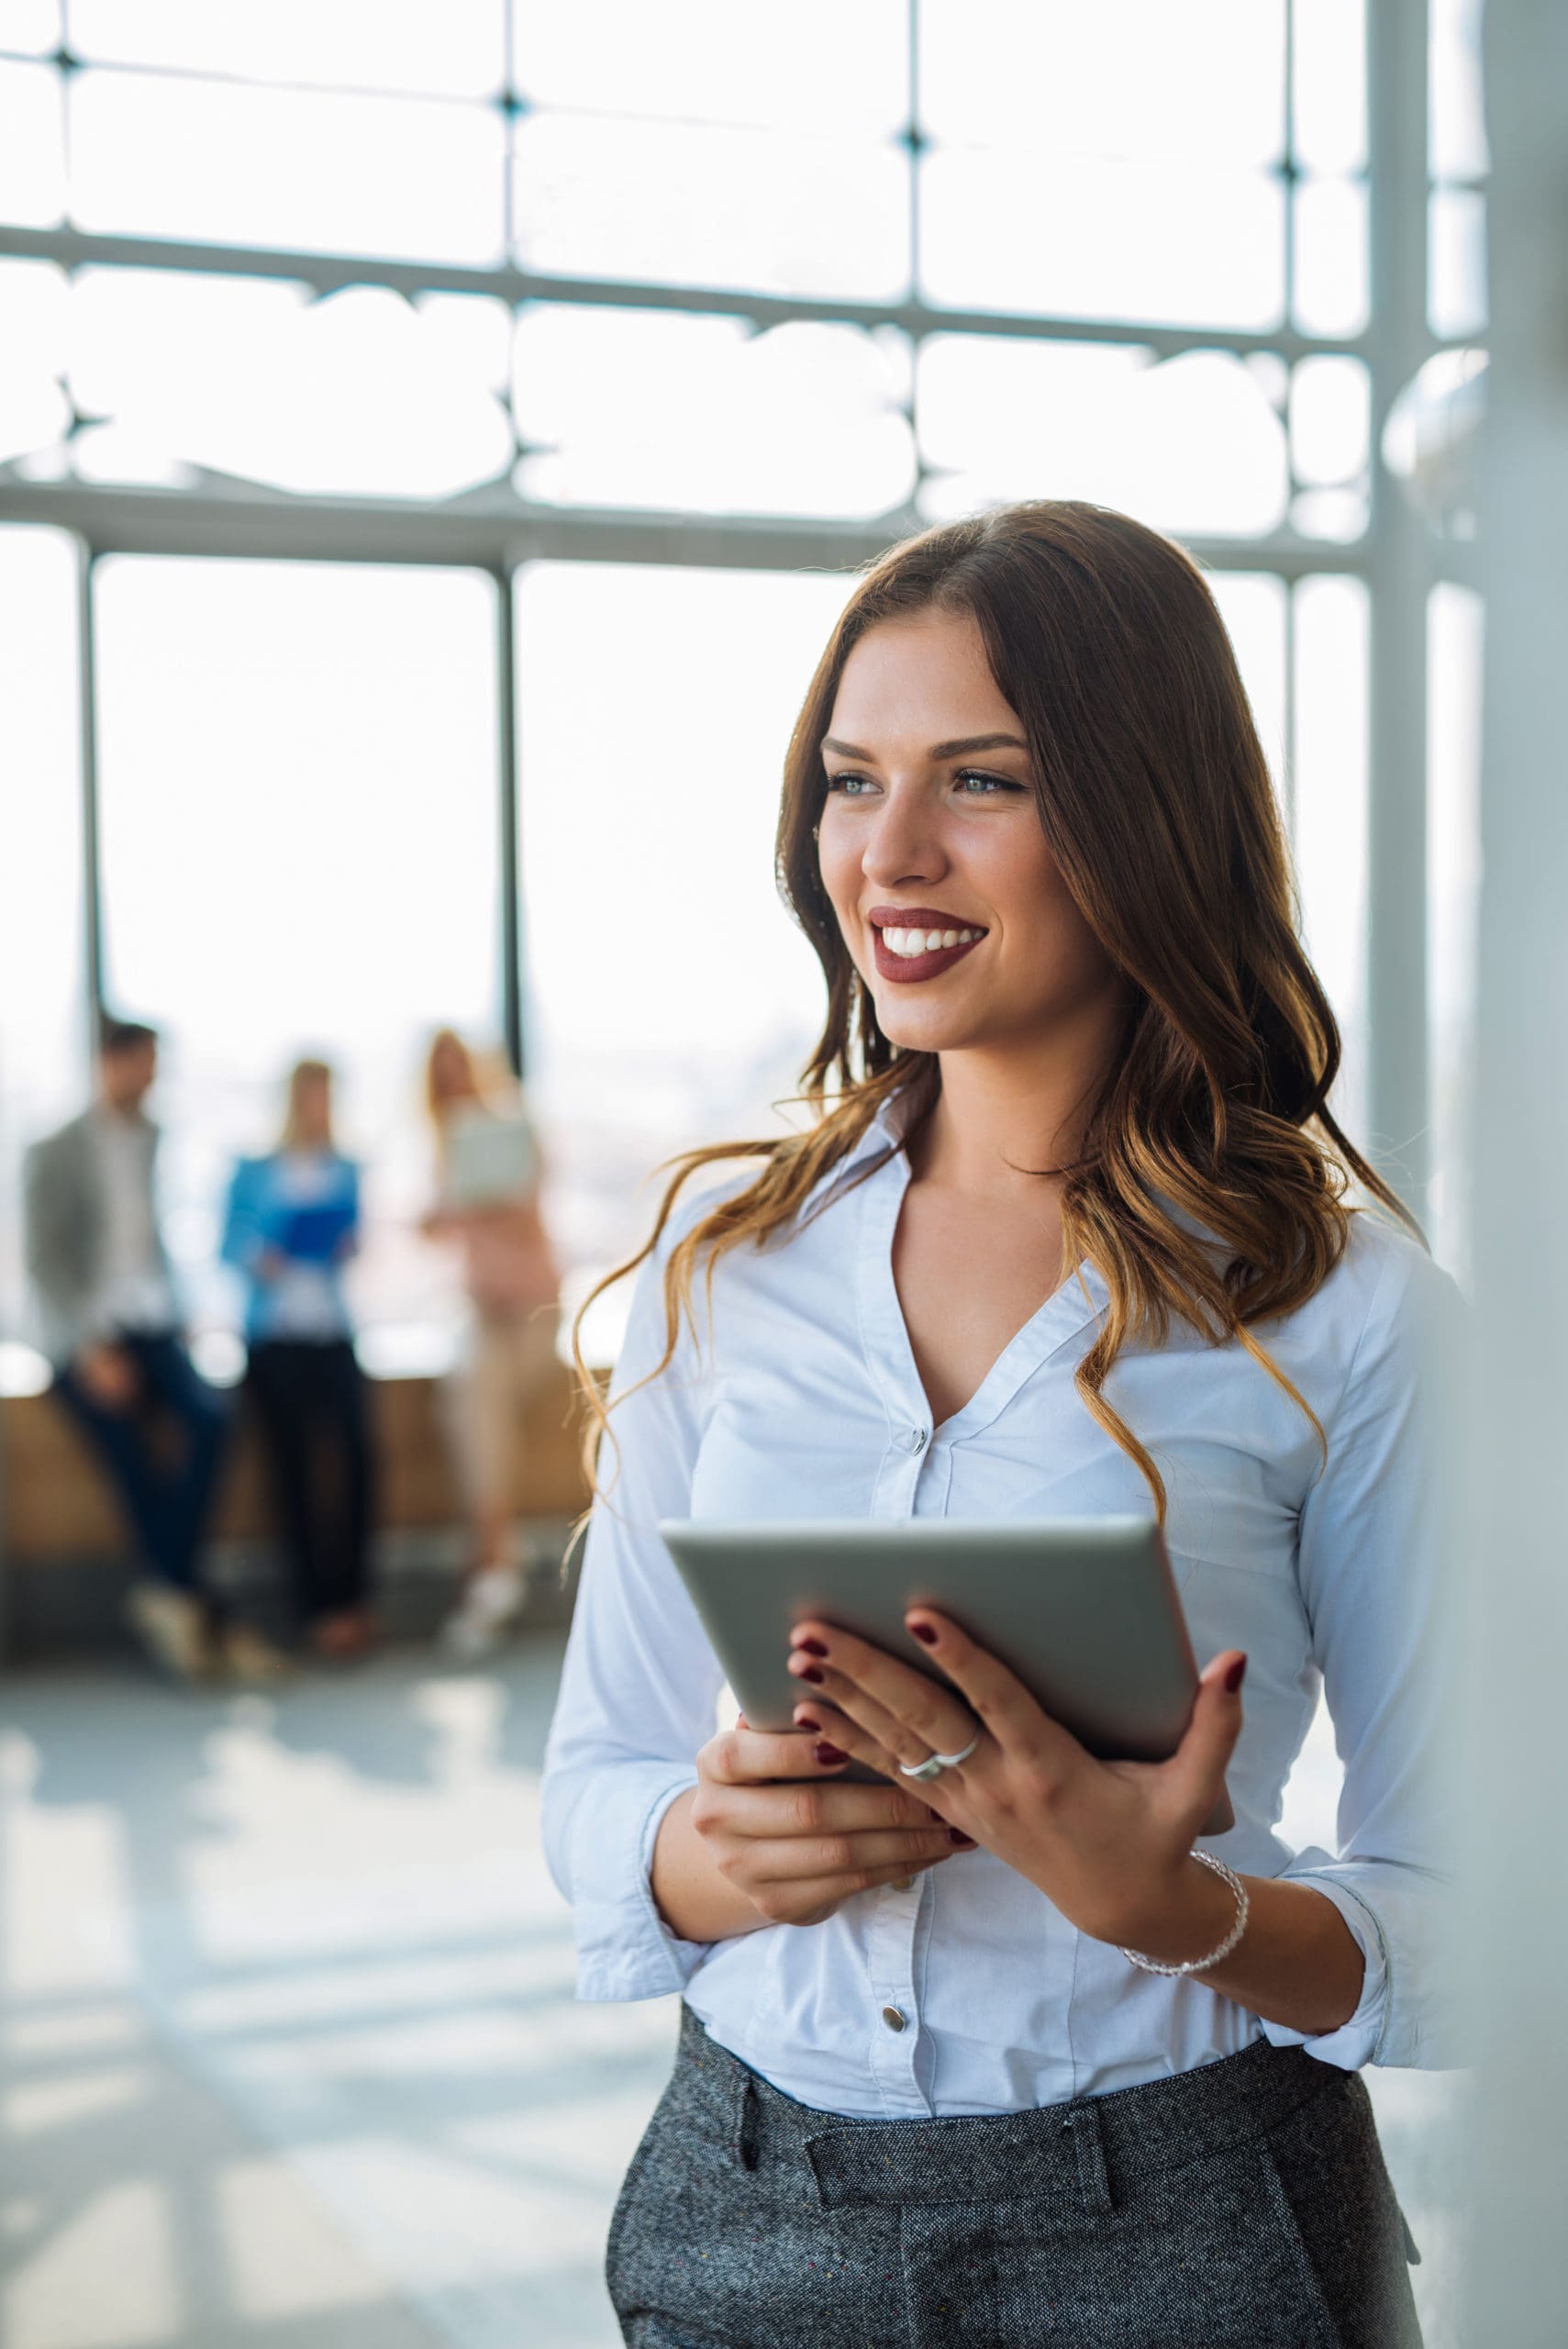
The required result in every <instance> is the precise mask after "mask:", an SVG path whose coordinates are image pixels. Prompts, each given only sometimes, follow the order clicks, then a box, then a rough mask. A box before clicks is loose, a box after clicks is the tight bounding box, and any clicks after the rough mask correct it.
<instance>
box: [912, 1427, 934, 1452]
mask: <svg viewBox="0 0 1568 2349" xmlns="http://www.w3.org/2000/svg"><path fill="white" fill-rule="evenodd" d="M929 1442H930V1431H929V1429H927V1428H911V1429H910V1431H909V1449H910V1451H911V1452H924V1450H925V1449H926V1446H927V1444H928V1443H929Z"/></svg>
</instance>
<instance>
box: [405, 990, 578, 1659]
mask: <svg viewBox="0 0 1568 2349" xmlns="http://www.w3.org/2000/svg"><path fill="white" fill-rule="evenodd" d="M425 1097H426V1103H427V1107H428V1110H429V1116H430V1123H431V1126H432V1129H433V1130H434V1133H435V1139H436V1199H435V1203H434V1205H433V1206H432V1207H431V1208H430V1210H429V1212H428V1214H427V1215H426V1216H425V1218H424V1219H423V1221H422V1224H421V1227H420V1228H421V1230H423V1231H424V1232H425V1233H426V1234H427V1236H428V1237H429V1238H431V1239H437V1240H448V1239H450V1240H456V1241H459V1242H460V1243H461V1245H462V1252H463V1281H464V1287H465V1289H466V1291H467V1296H468V1301H469V1307H470V1312H469V1317H468V1321H467V1326H466V1328H465V1330H464V1332H463V1338H462V1347H461V1350H460V1353H459V1357H458V1361H457V1364H456V1365H455V1367H454V1369H453V1370H452V1372H451V1373H450V1376H449V1377H448V1378H447V1380H446V1381H445V1385H444V1397H443V1400H444V1403H445V1410H444V1414H443V1416H444V1419H445V1421H446V1427H447V1434H448V1440H449V1442H450V1445H451V1449H452V1456H453V1463H454V1466H455V1469H456V1472H457V1475H458V1479H459V1483H460V1485H461V1486H462V1492H463V1497H464V1501H465V1505H466V1507H467V1509H468V1512H469V1518H470V1523H471V1526H472V1530H473V1560H472V1564H471V1566H470V1570H469V1572H468V1574H467V1575H466V1578H465V1580H464V1584H463V1588H462V1596H461V1597H460V1598H459V1600H458V1604H457V1606H456V1608H455V1609H453V1611H452V1613H451V1615H450V1618H449V1619H448V1620H447V1623H446V1625H445V1627H444V1630H443V1633H442V1636H443V1638H444V1640H445V1641H446V1642H447V1644H448V1645H449V1646H450V1647H453V1648H455V1649H456V1650H457V1651H458V1653H460V1654H464V1655H470V1656H476V1655H482V1654H484V1653H485V1652H486V1651H487V1650H488V1649H489V1648H491V1647H493V1646H494V1645H495V1642H496V1640H497V1639H498V1637H499V1636H500V1633H501V1632H502V1631H503V1630H504V1629H505V1627H506V1624H507V1623H509V1622H510V1621H511V1620H513V1619H514V1618H515V1617H516V1616H517V1613H518V1612H519V1610H520V1609H521V1607H522V1604H523V1599H524V1597H525V1594H526V1589H527V1577H526V1574H525V1569H524V1561H523V1557H522V1554H521V1543H520V1540H519V1537H518V1533H517V1526H516V1523H515V1520H514V1511H513V1492H514V1489H515V1477H516V1464H517V1445H518V1443H519V1442H520V1439H521V1430H522V1419H523V1413H524V1411H525V1409H526V1408H527V1406H528V1401H529V1398H530V1397H532V1396H533V1395H534V1394H535V1393H536V1392H537V1390H538V1389H539V1386H541V1384H542V1383H543V1382H544V1381H545V1380H546V1379H547V1378H548V1377H549V1375H550V1369H551V1366H552V1364H553V1363H554V1360H555V1346H556V1331H557V1327H558V1324H559V1320H560V1294H561V1278H560V1272H559V1269H558V1267H557V1264H556V1261H555V1252H554V1250H553V1249H552V1248H551V1246H550V1235H549V1233H548V1232H547V1231H546V1230H545V1226H544V1219H543V1216H542V1215H541V1213H540V1210H539V1176H540V1172H541V1163H540V1156H539V1142H538V1140H537V1138H536V1136H535V1134H534V1130H533V1128H532V1125H531V1123H530V1122H529V1119H528V1113H527V1109H526V1108H525V1106H524V1102H523V1098H522V1095H521V1092H520V1090H519V1089H518V1087H517V1084H516V1081H515V1080H514V1079H513V1077H512V1076H511V1074H510V1073H509V1072H504V1073H493V1072H492V1071H491V1069H490V1068H489V1067H487V1066H485V1065H484V1063H482V1062H481V1061H480V1060H479V1059H478V1058H477V1057H476V1055H475V1054H474V1053H473V1052H472V1051H471V1050H470V1049H469V1047H468V1045H467V1044H465V1043H464V1041H463V1040H462V1037H461V1036H459V1035H457V1034H456V1033H455V1032H454V1031H453V1030H451V1029H450V1028H443V1029H441V1030H439V1033H438V1034H437V1035H436V1036H435V1037H433V1038H432V1040H431V1043H430V1049H429V1053H428V1058H427V1061H426V1067H425Z"/></svg>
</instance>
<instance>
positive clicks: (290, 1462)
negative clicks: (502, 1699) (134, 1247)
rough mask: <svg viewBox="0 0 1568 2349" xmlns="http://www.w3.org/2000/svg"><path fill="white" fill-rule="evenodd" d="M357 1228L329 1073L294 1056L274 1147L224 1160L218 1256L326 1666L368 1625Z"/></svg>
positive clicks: (316, 1644)
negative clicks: (233, 1274) (238, 1286)
mask: <svg viewBox="0 0 1568 2349" xmlns="http://www.w3.org/2000/svg"><path fill="white" fill-rule="evenodd" d="M359 1236H360V1175H359V1168H358V1167H357V1166H356V1165H355V1163H354V1162H353V1160H352V1159H351V1158H345V1157H344V1156H343V1154H342V1152H340V1151H339V1148H338V1146H337V1143H336V1141H335V1140H334V1138H333V1131H332V1072H331V1070H330V1069H329V1068H328V1065H327V1063H326V1062H325V1061H317V1060H304V1061H299V1062H297V1063H295V1066H294V1068H293V1069H291V1070H290V1072H289V1077H288V1106H287V1108H286V1111H285V1113H284V1129H283V1132H282V1133H281V1134H280V1136H279V1138H278V1144H277V1147H276V1149H275V1150H273V1151H271V1152H268V1154H267V1155H266V1156H265V1157H263V1158H242V1159H241V1160H240V1161H239V1165H238V1166H237V1167H236V1168H235V1170H234V1177H233V1181H232V1182H231V1184H230V1186H229V1193H228V1219H227V1222H226V1226H225V1230H224V1239H223V1253H224V1255H225V1257H226V1258H227V1260H228V1262H229V1263H230V1264H235V1265H237V1266H238V1267H239V1271H240V1272H241V1273H242V1274H243V1275H244V1276H245V1282H246V1290H247V1295H246V1305H245V1339H246V1346H247V1350H248V1358H247V1364H246V1374H245V1385H246V1391H247V1393H248V1394H249V1396H250V1400H251V1401H252V1403H253V1404H254V1405H255V1408H256V1414H257V1418H258V1419H259V1421H260V1423H261V1440H262V1443H263V1445H264V1447H265V1450H266V1453H267V1457H268V1461H269V1464H270V1466H271V1469H272V1486H273V1489H274V1491H275V1493H276V1496H277V1506H278V1513H279V1516H280V1519H281V1520H282V1524H283V1531H284V1543H285V1547H286V1550H287V1555H288V1562H289V1566H290V1569H291V1572H292V1575H293V1580H294V1589H295V1607H296V1609H297V1612H298V1615H299V1618H300V1620H301V1623H302V1624H303V1626H304V1629H305V1632H306V1639H307V1640H308V1642H309V1644H310V1646H311V1647H312V1648H313V1649H314V1650H315V1652H316V1653H317V1655H320V1656H323V1657H327V1658H329V1659H331V1660H334V1661H338V1662H343V1661H347V1660H348V1659H349V1658H350V1657H353V1656H358V1655H361V1654H363V1653H364V1651H365V1650H366V1648H368V1647H369V1646H370V1644H371V1642H372V1640H373V1636H374V1629H375V1627H374V1622H373V1617H372V1615H371V1611H370V1606H369V1589H370V1533H371V1513H372V1485H373V1457H372V1448H371V1437H370V1414H369V1411H368V1409H367V1398H366V1391H365V1379H364V1374H363V1372H362V1371H361V1368H360V1365H359V1361H358V1359H357V1357H356V1355H355V1353H354V1341H353V1336H352V1332H351V1330H350V1324H349V1311H348V1307H347V1305H346V1304H345V1302H344V1298H343V1286H342V1269H343V1266H344V1264H346V1263H347V1262H348V1260H349V1258H350V1256H351V1255H352V1254H353V1252H354V1251H355V1249H356V1248H357V1247H358V1245H359Z"/></svg>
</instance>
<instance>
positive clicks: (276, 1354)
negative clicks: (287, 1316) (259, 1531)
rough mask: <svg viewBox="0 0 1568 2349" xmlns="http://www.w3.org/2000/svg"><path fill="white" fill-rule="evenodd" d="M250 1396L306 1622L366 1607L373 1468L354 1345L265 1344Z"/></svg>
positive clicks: (252, 1367)
mask: <svg viewBox="0 0 1568 2349" xmlns="http://www.w3.org/2000/svg"><path fill="white" fill-rule="evenodd" d="M245 1386H246V1392H247V1393H248V1395H249V1396H250V1400H251V1402H252V1403H253V1404H254V1406H255V1409H256V1416H257V1419H258V1421H259V1422H260V1425H261V1437H262V1442H263V1443H264V1445H265V1449H266V1453H267V1460H268V1464H269V1466H270V1468H271V1471H272V1486H273V1491H274V1493H275V1495H276V1500H277V1510H278V1521H279V1530H280V1531H281V1532H282V1534H283V1538H284V1553H285V1555H286V1557H287V1560H288V1567H289V1575H290V1579H291V1581H292V1583H293V1586H294V1599H295V1610H296V1612H297V1614H298V1616H299V1618H300V1620H301V1621H302V1622H306V1623H308V1622H310V1621H312V1620H314V1619H315V1618H316V1617H317V1616H320V1615H335V1614H339V1613H340V1612H341V1611H342V1610H343V1609H345V1608H350V1607H358V1606H360V1605H361V1603H362V1601H363V1599H364V1597H365V1593H366V1590H367V1589H368V1587H369V1583H370V1531H371V1511H372V1488H373V1456H372V1450H371V1439H370V1413H369V1410H368V1408H367V1398H366V1392H365V1376H364V1373H363V1372H362V1371H361V1368H360V1365H359V1364H358V1362H357V1361H356V1360H355V1357H354V1349H353V1347H352V1345H351V1344H350V1341H349V1340H348V1339H347V1338H334V1339H328V1340H326V1341H317V1340H302V1339H295V1338H268V1339H264V1340H258V1341H257V1342H256V1343H254V1344H253V1345H252V1346H251V1348H250V1361H249V1364H248V1366H247V1369H246V1373H245Z"/></svg>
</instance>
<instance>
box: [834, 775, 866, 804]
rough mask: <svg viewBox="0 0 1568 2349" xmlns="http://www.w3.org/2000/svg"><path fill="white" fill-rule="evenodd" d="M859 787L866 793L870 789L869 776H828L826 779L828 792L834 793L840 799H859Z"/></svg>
mask: <svg viewBox="0 0 1568 2349" xmlns="http://www.w3.org/2000/svg"><path fill="white" fill-rule="evenodd" d="M861 786H863V787H864V790H866V791H869V790H871V789H872V787H873V785H872V781H871V777H870V776H869V775H864V774H830V775H829V776H828V790H829V791H836V792H837V793H838V794H839V796H840V798H841V799H859V798H860V797H862V788H861Z"/></svg>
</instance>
